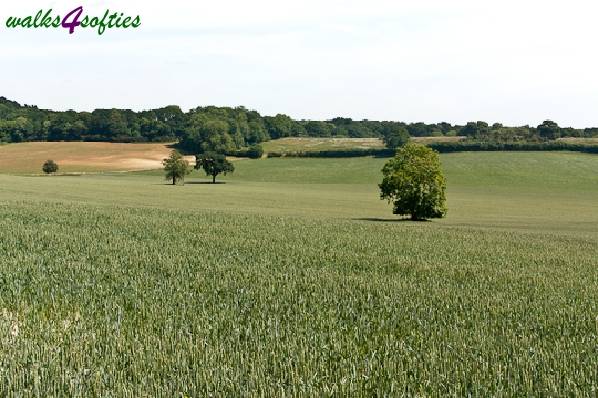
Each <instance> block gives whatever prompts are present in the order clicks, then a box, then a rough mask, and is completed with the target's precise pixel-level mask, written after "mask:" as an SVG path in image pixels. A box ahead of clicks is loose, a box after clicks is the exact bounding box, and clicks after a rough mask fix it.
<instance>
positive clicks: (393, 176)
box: [380, 144, 446, 220]
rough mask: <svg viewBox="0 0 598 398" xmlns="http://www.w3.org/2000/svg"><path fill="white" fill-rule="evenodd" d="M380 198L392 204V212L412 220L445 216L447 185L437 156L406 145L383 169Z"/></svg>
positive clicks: (428, 151)
mask: <svg viewBox="0 0 598 398" xmlns="http://www.w3.org/2000/svg"><path fill="white" fill-rule="evenodd" d="M382 174H383V175H384V179H383V180H382V183H381V184H380V198H381V199H386V200H388V201H389V202H390V203H392V204H393V213H394V214H399V215H402V216H404V215H410V216H411V219H412V220H423V219H428V218H442V217H444V215H445V214H446V204H445V202H446V199H445V189H446V184H445V181H444V175H443V173H442V168H441V166H440V157H439V156H438V153H437V152H435V151H433V150H432V149H430V148H427V147H425V146H423V145H419V144H407V145H405V146H403V147H402V148H401V149H399V150H398V151H397V154H396V155H395V157H394V158H393V159H391V160H389V161H388V162H387V163H386V164H385V165H384V168H383V169H382Z"/></svg>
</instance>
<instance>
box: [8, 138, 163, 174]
mask: <svg viewBox="0 0 598 398" xmlns="http://www.w3.org/2000/svg"><path fill="white" fill-rule="evenodd" d="M170 151H171V149H170V148H169V147H168V145H167V144H118V143H106V142H28V143H22V144H9V145H2V146H0V173H41V172H42V171H41V168H42V164H43V163H44V162H45V161H46V160H48V159H52V160H54V161H55V162H56V163H58V165H59V166H60V172H96V171H130V170H146V169H156V168H160V167H162V166H161V164H162V159H164V158H165V157H167V156H168V154H169V153H170Z"/></svg>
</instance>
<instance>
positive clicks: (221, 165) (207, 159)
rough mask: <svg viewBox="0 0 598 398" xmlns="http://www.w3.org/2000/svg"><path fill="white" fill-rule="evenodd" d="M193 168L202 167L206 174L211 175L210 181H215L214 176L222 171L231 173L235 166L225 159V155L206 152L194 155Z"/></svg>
mask: <svg viewBox="0 0 598 398" xmlns="http://www.w3.org/2000/svg"><path fill="white" fill-rule="evenodd" d="M195 160H196V163H195V168H196V169H197V170H199V169H201V168H203V169H204V171H205V172H206V175H207V176H212V183H213V184H215V183H216V176H218V174H220V173H223V174H224V175H226V174H227V173H232V172H234V171H235V166H234V165H233V164H232V163H231V162H229V161H228V160H227V159H226V156H224V155H222V154H218V153H215V152H206V153H203V154H201V155H197V156H195Z"/></svg>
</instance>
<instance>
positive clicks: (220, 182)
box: [185, 181, 226, 185]
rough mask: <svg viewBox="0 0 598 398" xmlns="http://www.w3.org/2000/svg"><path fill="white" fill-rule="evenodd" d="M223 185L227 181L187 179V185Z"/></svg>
mask: <svg viewBox="0 0 598 398" xmlns="http://www.w3.org/2000/svg"><path fill="white" fill-rule="evenodd" d="M187 184H189V185H223V184H226V181H216V182H211V181H186V182H185V185H187Z"/></svg>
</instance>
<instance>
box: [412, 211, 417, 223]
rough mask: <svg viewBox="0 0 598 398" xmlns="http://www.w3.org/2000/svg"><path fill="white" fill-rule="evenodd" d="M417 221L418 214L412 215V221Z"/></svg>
mask: <svg viewBox="0 0 598 398" xmlns="http://www.w3.org/2000/svg"><path fill="white" fill-rule="evenodd" d="M417 220H418V218H417V214H415V213H411V221H417Z"/></svg>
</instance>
